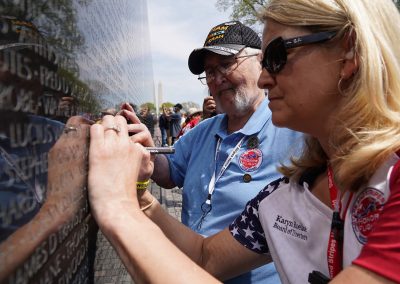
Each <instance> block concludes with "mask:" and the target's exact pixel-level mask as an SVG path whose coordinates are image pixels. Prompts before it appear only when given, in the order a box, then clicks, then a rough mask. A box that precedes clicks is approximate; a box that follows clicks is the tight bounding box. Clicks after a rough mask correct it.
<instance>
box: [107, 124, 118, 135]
mask: <svg viewBox="0 0 400 284" xmlns="http://www.w3.org/2000/svg"><path fill="white" fill-rule="evenodd" d="M107 130H114V131H115V132H116V133H120V132H121V127H119V126H118V125H113V126H108V127H105V128H104V132H106V131H107Z"/></svg>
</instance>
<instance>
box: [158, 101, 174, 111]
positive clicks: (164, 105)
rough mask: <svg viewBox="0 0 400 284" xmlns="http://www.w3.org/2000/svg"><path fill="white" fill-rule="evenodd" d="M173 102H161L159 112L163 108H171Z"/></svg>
mask: <svg viewBox="0 0 400 284" xmlns="http://www.w3.org/2000/svg"><path fill="white" fill-rule="evenodd" d="M174 105H175V104H173V103H171V102H163V103H162V104H161V106H160V112H162V111H163V108H164V107H165V108H171V107H173V106H174Z"/></svg>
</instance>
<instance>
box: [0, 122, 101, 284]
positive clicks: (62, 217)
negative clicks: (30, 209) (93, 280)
mask: <svg viewBox="0 0 400 284" xmlns="http://www.w3.org/2000/svg"><path fill="white" fill-rule="evenodd" d="M92 123H93V122H91V121H88V120H87V119H85V118H83V117H80V116H73V117H71V118H69V119H68V121H67V123H66V125H65V127H64V131H63V132H62V133H61V136H60V137H58V139H57V141H56V142H55V144H54V145H53V146H52V148H51V149H50V151H49V152H48V154H47V157H48V160H47V161H48V168H47V184H46V186H45V188H44V189H45V190H46V192H45V197H44V199H43V205H42V206H41V208H40V210H39V212H38V213H37V214H35V216H34V217H33V218H32V219H31V220H30V221H29V222H28V223H26V224H25V225H23V226H21V227H20V228H18V230H16V231H15V232H14V233H13V234H12V235H10V236H9V237H8V238H7V239H6V240H5V241H4V242H2V243H1V244H0V252H1V253H0V263H1V264H2V265H1V266H0V283H3V280H4V279H6V277H8V276H9V275H10V273H12V271H15V269H16V268H17V267H18V266H19V265H21V263H23V262H24V261H25V260H26V259H27V258H28V257H29V256H30V255H32V253H33V252H34V251H35V250H37V248H38V247H41V245H42V244H44V242H46V240H47V239H48V238H49V236H50V235H51V234H54V233H55V232H57V231H58V230H60V228H61V227H62V226H63V225H65V224H67V223H68V222H70V221H71V220H72V219H73V217H75V216H76V214H77V212H78V210H79V209H81V208H83V207H84V206H85V203H86V191H85V188H86V182H87V153H88V137H89V136H88V133H89V127H90V124H92ZM55 138H57V137H55ZM21 243H22V244H23V245H21Z"/></svg>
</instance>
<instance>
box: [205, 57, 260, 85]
mask: <svg viewBox="0 0 400 284" xmlns="http://www.w3.org/2000/svg"><path fill="white" fill-rule="evenodd" d="M252 56H258V53H257V54H249V55H240V56H235V57H234V61H229V62H226V63H222V64H221V65H217V66H216V67H214V68H210V69H207V70H205V71H204V73H205V74H204V75H203V76H201V75H200V76H199V77H198V78H197V79H198V80H199V81H200V82H201V83H202V84H203V85H207V84H210V83H212V82H213V81H214V80H215V77H216V70H218V72H219V73H221V75H222V76H224V77H225V76H228V75H230V74H231V73H232V72H233V71H235V70H236V68H238V66H239V63H238V61H237V60H238V59H239V58H246V57H252Z"/></svg>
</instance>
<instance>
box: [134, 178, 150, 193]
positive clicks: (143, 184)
mask: <svg viewBox="0 0 400 284" xmlns="http://www.w3.org/2000/svg"><path fill="white" fill-rule="evenodd" d="M149 184H150V180H149V179H148V180H146V181H138V182H136V189H137V190H146V189H147V187H148V186H149Z"/></svg>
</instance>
